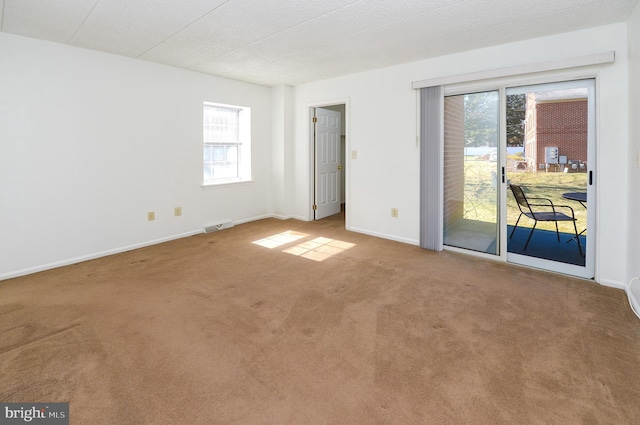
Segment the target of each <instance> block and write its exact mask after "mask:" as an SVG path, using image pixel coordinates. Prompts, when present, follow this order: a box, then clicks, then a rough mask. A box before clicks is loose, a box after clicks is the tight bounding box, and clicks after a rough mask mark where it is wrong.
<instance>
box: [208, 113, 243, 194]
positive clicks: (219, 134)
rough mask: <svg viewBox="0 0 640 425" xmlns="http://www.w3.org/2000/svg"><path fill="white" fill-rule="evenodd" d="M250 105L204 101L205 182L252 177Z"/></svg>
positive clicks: (213, 182) (227, 181)
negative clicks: (248, 106) (246, 106)
mask: <svg viewBox="0 0 640 425" xmlns="http://www.w3.org/2000/svg"><path fill="white" fill-rule="evenodd" d="M250 123H251V111H250V108H245V107H241V106H231V105H219V104H214V103H206V102H205V103H204V107H203V174H202V180H203V183H204V184H205V185H211V184H220V183H230V182H237V181H247V180H251V140H250V134H251V129H250V125H251V124H250Z"/></svg>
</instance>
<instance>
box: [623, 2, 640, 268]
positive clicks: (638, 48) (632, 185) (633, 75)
mask: <svg viewBox="0 0 640 425" xmlns="http://www.w3.org/2000/svg"><path fill="white" fill-rule="evenodd" d="M628 31H629V36H628V38H629V76H630V78H629V117H630V119H629V155H628V160H627V161H626V162H627V164H628V167H629V170H630V172H629V184H628V187H627V189H628V191H627V197H628V199H629V200H630V202H629V210H628V211H629V231H628V234H629V239H628V249H627V261H628V265H629V267H628V269H629V273H628V276H627V279H630V278H631V277H640V261H638V259H640V242H639V241H640V162H638V161H640V119H638V117H640V78H638V75H640V3H638V4H637V5H636V7H635V9H634V11H633V13H632V15H631V17H630V19H629V22H628Z"/></svg>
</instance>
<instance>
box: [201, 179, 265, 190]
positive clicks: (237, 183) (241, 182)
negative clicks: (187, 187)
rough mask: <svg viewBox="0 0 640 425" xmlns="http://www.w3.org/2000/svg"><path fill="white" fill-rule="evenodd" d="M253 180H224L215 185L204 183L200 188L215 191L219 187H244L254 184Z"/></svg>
mask: <svg viewBox="0 0 640 425" xmlns="http://www.w3.org/2000/svg"><path fill="white" fill-rule="evenodd" d="M252 183H253V180H223V181H219V182H215V183H202V185H201V186H200V187H201V188H202V189H203V190H206V189H215V188H217V187H229V186H244V185H249V184H252Z"/></svg>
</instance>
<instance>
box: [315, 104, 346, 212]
mask: <svg viewBox="0 0 640 425" xmlns="http://www.w3.org/2000/svg"><path fill="white" fill-rule="evenodd" d="M310 114H311V123H312V125H311V129H310V133H311V134H310V136H311V140H312V152H313V171H312V179H313V219H314V220H320V219H323V218H326V217H330V216H335V215H337V214H345V212H346V211H345V210H346V176H347V174H346V166H345V165H346V104H332V105H322V106H315V107H312V108H311V109H310Z"/></svg>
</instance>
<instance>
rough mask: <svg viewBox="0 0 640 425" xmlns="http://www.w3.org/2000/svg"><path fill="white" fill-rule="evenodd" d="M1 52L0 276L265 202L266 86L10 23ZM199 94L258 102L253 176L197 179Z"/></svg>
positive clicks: (186, 228) (247, 212) (164, 235)
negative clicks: (205, 183)
mask: <svg viewBox="0 0 640 425" xmlns="http://www.w3.org/2000/svg"><path fill="white" fill-rule="evenodd" d="M0 58H2V59H1V60H0V279H2V278H7V277H11V276H16V275H20V274H25V273H28V272H33V271H37V270H41V269H44V268H49V267H52V266H57V265H62V264H67V263H70V262H74V261H78V260H81V259H85V258H91V257H94V256H99V255H103V254H107V253H111V252H118V251H121V250H123V249H127V248H132V247H136V246H141V245H145V244H149V243H153V242H157V241H161V240H166V239H170V238H174V237H179V236H184V235H188V234H192V233H197V232H201V231H202V226H203V225H204V224H207V223H210V222H212V221H216V220H219V219H232V220H234V221H245V220H250V219H253V218H256V217H261V216H265V215H268V214H270V212H271V207H270V205H269V186H270V182H271V167H270V158H271V147H270V139H271V134H270V133H271V121H270V120H271V118H270V89H269V88H266V87H262V86H257V85H253V84H247V83H243V82H238V81H233V80H228V79H223V78H217V77H213V76H207V75H204V74H199V73H195V72H190V71H186V70H180V69H176V68H171V67H167V66H163V65H158V64H153V63H148V62H143V61H138V60H133V59H128V58H123V57H119V56H115V55H109V54H104V53H98V52H93V51H89V50H84V49H79V48H74V47H68V46H63V45H60V44H55V43H49V42H44V41H39V40H34V39H29V38H24V37H19V36H13V35H8V34H4V33H0ZM203 101H212V102H221V103H227V104H233V105H240V106H248V107H251V108H252V144H253V178H254V182H253V183H247V184H240V185H237V186H227V187H218V188H214V189H206V190H205V189H202V188H201V181H202V102H203ZM177 206H181V207H182V208H183V216H182V217H178V218H176V217H174V216H173V209H174V207H177ZM148 211H155V214H156V220H155V221H153V222H148V221H147V212H148Z"/></svg>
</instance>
